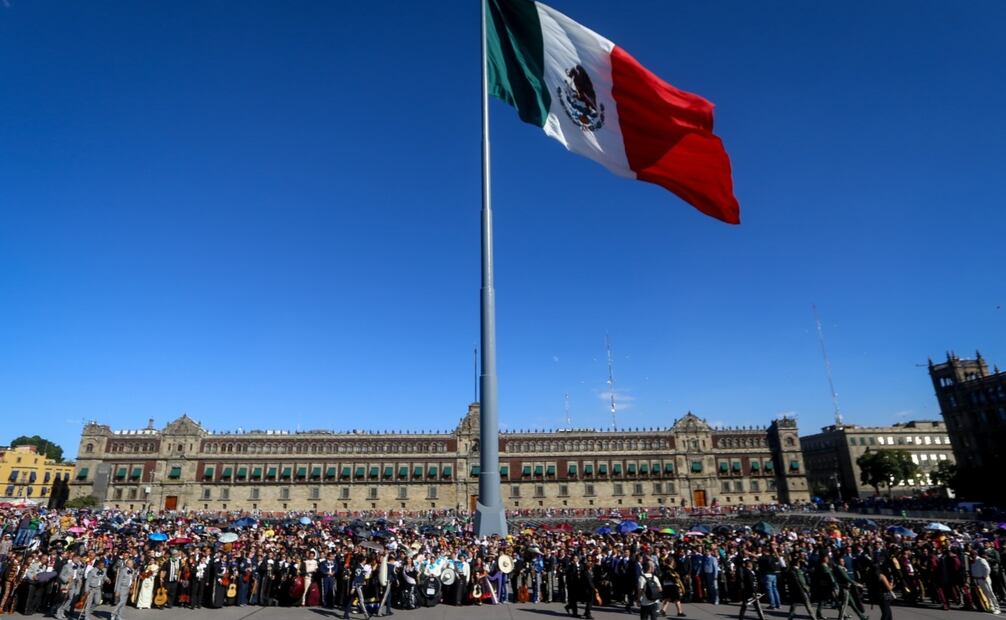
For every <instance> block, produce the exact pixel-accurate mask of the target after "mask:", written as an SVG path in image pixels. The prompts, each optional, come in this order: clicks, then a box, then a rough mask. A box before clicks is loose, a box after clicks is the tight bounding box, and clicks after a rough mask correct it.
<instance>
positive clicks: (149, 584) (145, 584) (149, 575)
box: [136, 558, 161, 609]
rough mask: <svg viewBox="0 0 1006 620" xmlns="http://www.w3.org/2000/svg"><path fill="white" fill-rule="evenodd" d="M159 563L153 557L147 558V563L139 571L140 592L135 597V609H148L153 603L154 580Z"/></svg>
mask: <svg viewBox="0 0 1006 620" xmlns="http://www.w3.org/2000/svg"><path fill="white" fill-rule="evenodd" d="M160 568H161V567H160V565H158V563H157V562H156V560H155V559H154V558H149V559H148V560H147V565H146V567H144V569H143V571H142V572H141V573H140V594H139V595H138V596H137V597H136V608H137V609H150V608H151V607H152V606H153V604H154V580H155V579H157V571H159V570H160Z"/></svg>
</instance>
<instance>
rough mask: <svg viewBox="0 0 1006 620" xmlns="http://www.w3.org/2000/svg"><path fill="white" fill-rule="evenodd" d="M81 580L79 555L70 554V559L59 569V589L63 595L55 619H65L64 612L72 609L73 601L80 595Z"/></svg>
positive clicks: (54, 615)
mask: <svg viewBox="0 0 1006 620" xmlns="http://www.w3.org/2000/svg"><path fill="white" fill-rule="evenodd" d="M82 581H83V570H82V567H81V564H80V556H79V555H77V554H76V553H74V554H71V555H70V559H69V560H67V561H66V563H65V564H63V567H62V568H61V569H59V591H60V595H61V596H62V597H63V598H62V601H61V602H60V605H59V608H57V609H56V613H55V614H53V617H54V618H56V620H66V612H68V611H70V610H72V609H73V602H74V601H75V600H76V599H77V596H78V595H80V586H81V582H82Z"/></svg>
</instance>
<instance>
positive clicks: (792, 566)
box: [786, 553, 814, 620]
mask: <svg viewBox="0 0 1006 620" xmlns="http://www.w3.org/2000/svg"><path fill="white" fill-rule="evenodd" d="M806 566H807V562H806V561H805V560H804V559H803V558H802V557H801V556H800V554H798V553H794V554H793V556H792V557H791V558H790V561H789V567H788V568H787V569H786V576H787V577H788V580H789V616H788V620H793V618H794V617H795V616H796V608H797V607H799V606H800V605H803V606H804V607H805V608H806V609H807V616H808V617H810V618H814V612H813V611H812V610H811V608H810V587H809V586H808V585H807V575H805V574H804V572H803V571H804V569H805V568H806Z"/></svg>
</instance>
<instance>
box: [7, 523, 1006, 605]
mask: <svg viewBox="0 0 1006 620" xmlns="http://www.w3.org/2000/svg"><path fill="white" fill-rule="evenodd" d="M0 520H2V522H3V535H2V539H0V613H14V612H15V611H16V612H19V613H21V614H24V615H33V614H46V615H49V616H52V617H54V618H57V619H58V620H65V619H66V618H68V617H70V616H71V615H77V617H78V618H80V619H81V620H92V619H93V618H94V610H95V608H96V607H98V606H99V605H103V604H108V605H112V612H111V620H122V619H123V618H124V617H128V615H129V609H130V608H138V609H147V608H158V609H170V608H177V607H191V608H220V607H226V606H233V605H238V606H243V605H247V606H312V607H322V608H327V609H331V610H337V611H338V612H339V613H340V614H341V615H343V616H344V617H347V618H348V617H351V616H352V617H360V618H363V617H369V616H373V615H388V614H391V613H394V612H396V611H398V610H408V609H414V608H416V607H421V606H432V605H437V604H448V605H489V604H507V603H512V602H518V603H524V602H527V603H547V602H553V603H557V602H559V603H563V604H564V607H565V610H566V612H567V613H568V614H570V615H571V616H581V617H584V618H590V617H591V612H592V610H593V608H594V607H597V606H602V607H609V608H618V609H624V610H626V611H630V612H632V613H639V614H640V615H641V617H643V618H656V617H657V616H658V615H677V616H685V615H687V612H688V609H687V607H688V605H689V604H691V603H710V604H727V603H731V604H737V605H739V606H740V608H739V610H738V611H739V616H740V617H744V615H745V614H747V613H754V614H755V615H757V616H759V617H763V608H768V609H784V608H786V609H788V610H789V617H790V618H793V617H794V616H796V615H802V616H805V617H811V618H816V619H821V618H835V617H837V618H838V619H839V620H841V619H842V618H845V617H848V616H849V614H854V615H856V616H858V617H859V618H860V619H861V620H865V618H867V617H868V615H869V613H870V611H869V610H868V608H867V606H868V605H872V606H875V607H876V608H878V609H879V610H880V614H881V615H880V617H881V618H882V620H887V619H888V618H891V614H892V611H891V608H892V604H895V603H896V604H898V605H915V606H933V607H936V608H942V609H949V608H951V607H953V608H961V609H972V610H975V611H984V612H989V613H999V603H998V601H999V600H1001V599H1002V598H1003V596H1004V595H1006V579H1004V571H1003V566H1002V561H1001V556H1000V553H1001V552H1002V551H1003V548H1004V546H1006V524H1001V526H1000V527H998V528H997V527H995V525H994V524H993V525H991V526H989V525H988V524H986V525H984V526H983V525H982V524H980V523H977V522H973V523H959V524H957V523H955V524H954V527H947V526H944V525H942V524H931V525H929V526H926V524H924V523H923V524H913V523H908V522H902V523H895V522H894V521H887V522H882V523H877V522H874V521H870V520H868V519H863V518H860V519H839V518H835V517H831V518H830V519H826V518H825V517H823V516H820V515H815V516H808V517H806V518H805V519H804V522H802V523H800V522H797V521H785V522H783V521H784V520H782V519H780V520H777V521H776V522H775V523H776V524H775V525H773V524H772V523H771V522H765V521H763V522H759V523H757V524H754V525H753V526H752V527H748V526H745V525H741V523H740V521H739V520H738V519H735V518H721V519H717V520H710V521H709V523H707V524H706V525H702V524H699V523H691V524H687V525H688V526H687V527H683V528H676V527H675V526H673V522H671V521H667V520H664V521H661V520H660V519H659V518H651V519H649V520H648V521H647V522H646V523H645V526H643V525H641V524H639V523H636V522H632V521H628V520H621V521H618V522H612V523H610V524H607V526H605V527H601V528H598V527H597V523H596V521H595V522H593V524H592V525H590V526H588V525H587V523H588V522H587V521H576V520H570V519H567V520H562V519H551V520H549V521H547V522H544V521H535V522H534V525H535V526H536V527H533V528H532V527H527V522H524V525H523V526H522V525H521V524H520V522H519V521H513V522H512V523H513V524H512V527H513V530H514V531H513V532H512V533H511V534H510V535H508V536H506V537H489V538H479V537H477V536H475V535H474V534H472V533H471V531H470V524H469V522H468V520H467V518H465V517H463V516H458V515H453V516H450V515H430V516H429V517H428V518H425V519H419V520H407V519H386V518H367V519H364V518H356V519H346V518H340V517H336V516H332V515H321V514H306V513H305V514H300V513H298V514H288V515H282V516H275V515H273V516H264V515H255V516H253V515H247V514H201V513H195V514H180V513H156V514H155V513H152V512H141V513H128V512H121V511H90V510H84V509H78V510H61V511H46V510H44V509H38V508H30V507H29V508H21V509H16V508H9V509H0ZM836 614H837V615H836Z"/></svg>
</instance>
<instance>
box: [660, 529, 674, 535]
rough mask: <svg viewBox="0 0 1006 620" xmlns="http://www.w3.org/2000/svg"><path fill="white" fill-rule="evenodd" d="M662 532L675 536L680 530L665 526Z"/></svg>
mask: <svg viewBox="0 0 1006 620" xmlns="http://www.w3.org/2000/svg"><path fill="white" fill-rule="evenodd" d="M660 533H661V534H669V535H671V536H674V535H675V534H677V533H678V531H677V530H675V529H674V528H673V527H665V528H663V529H662V530H660Z"/></svg>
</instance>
